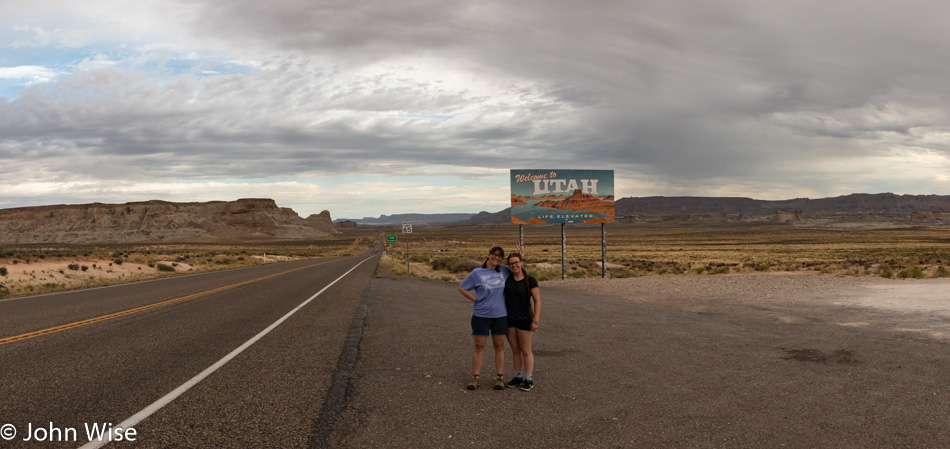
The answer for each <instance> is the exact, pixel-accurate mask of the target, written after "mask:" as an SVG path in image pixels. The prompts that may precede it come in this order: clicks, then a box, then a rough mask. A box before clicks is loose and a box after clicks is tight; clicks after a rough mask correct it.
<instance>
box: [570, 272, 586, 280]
mask: <svg viewBox="0 0 950 449" xmlns="http://www.w3.org/2000/svg"><path fill="white" fill-rule="evenodd" d="M567 277H569V278H572V279H581V278H586V277H587V270H575V271H571V272H570V273H567Z"/></svg>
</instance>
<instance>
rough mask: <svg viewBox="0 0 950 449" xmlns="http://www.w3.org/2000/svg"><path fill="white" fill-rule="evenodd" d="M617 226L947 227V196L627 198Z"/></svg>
mask: <svg viewBox="0 0 950 449" xmlns="http://www.w3.org/2000/svg"><path fill="white" fill-rule="evenodd" d="M614 205H615V218H616V221H617V222H620V223H663V222H669V223H740V222H752V223H754V222H766V223H767V222H771V223H790V224H796V225H800V226H817V227H824V226H827V227H835V226H836V224H842V223H845V224H848V226H849V227H854V226H859V227H860V226H874V227H888V226H893V227H906V226H938V227H945V226H950V196H943V195H895V194H893V193H877V194H868V193H855V194H851V195H844V196H838V197H833V198H819V199H808V198H795V199H790V200H756V199H752V198H742V197H693V196H681V197H664V196H651V197H627V198H620V199H618V200H617V201H616V202H615V203H614ZM510 222H511V208H506V209H503V210H501V211H498V212H479V213H478V214H475V215H472V216H471V217H469V218H468V219H466V220H460V221H456V222H452V223H451V224H455V225H477V224H502V223H510Z"/></svg>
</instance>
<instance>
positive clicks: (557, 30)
mask: <svg viewBox="0 0 950 449" xmlns="http://www.w3.org/2000/svg"><path fill="white" fill-rule="evenodd" d="M948 23H950V4H948V3H946V2H943V1H918V0H905V1H901V2H884V1H875V0H870V1H869V0H862V1H852V0H841V1H835V2H828V1H810V0H791V1H783V2H764V1H760V0H734V1H733V0H722V1H717V2H706V1H678V2H670V1H653V0H649V1H608V0H604V1H594V2H577V1H574V0H544V1H538V0H526V1H480V0H465V1H447V0H439V1H436V0H401V1H398V2H394V1H391V0H379V1H377V0H370V1H353V0H340V1H320V0H317V1H312V0H275V1H259V0H255V1H248V0H177V1H176V0H137V1H135V2H129V1H125V0H82V1H72V0H66V1H64V0H56V1H48V0H3V1H2V2H0V208H8V207H22V206H37V205H45V204H61V203H87V202H96V201H98V202H107V203H119V202H126V201H141V200H148V199H163V200H170V201H208V200H234V199H237V198H246V197H266V198H274V199H275V200H277V203H278V204H279V205H281V206H284V207H291V208H293V209H294V210H296V211H297V212H298V213H299V214H301V215H302V216H306V215H308V214H310V213H317V212H320V211H321V210H324V209H328V210H330V211H331V213H332V215H333V217H334V218H343V217H346V218H362V217H364V216H377V215H380V214H393V213H409V212H425V213H435V212H478V211H482V210H486V211H492V212H494V211H498V210H501V209H503V208H505V207H507V205H508V193H509V182H508V170H509V169H512V168H515V169H518V168H561V169H568V168H583V169H612V170H614V171H615V187H616V189H615V190H616V193H617V196H618V197H625V196H652V195H664V196H677V195H693V196H744V197H751V198H757V199H786V198H795V197H810V198H819V197H828V196H837V195H845V194H849V193H857V192H863V193H880V192H894V193H899V194H942V195H947V194H950V160H948V157H950V82H948V80H950V57H948V55H950V26H948V25H947V24H948Z"/></svg>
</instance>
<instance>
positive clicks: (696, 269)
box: [693, 267, 706, 274]
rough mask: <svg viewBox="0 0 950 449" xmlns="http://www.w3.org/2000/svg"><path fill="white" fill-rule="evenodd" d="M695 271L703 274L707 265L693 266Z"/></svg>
mask: <svg viewBox="0 0 950 449" xmlns="http://www.w3.org/2000/svg"><path fill="white" fill-rule="evenodd" d="M693 271H694V272H695V273H696V274H703V272H704V271H706V267H699V268H693Z"/></svg>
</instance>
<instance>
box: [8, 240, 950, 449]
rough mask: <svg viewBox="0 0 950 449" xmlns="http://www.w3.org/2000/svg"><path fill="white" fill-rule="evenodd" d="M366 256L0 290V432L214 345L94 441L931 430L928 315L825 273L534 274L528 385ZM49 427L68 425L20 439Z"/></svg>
mask: <svg viewBox="0 0 950 449" xmlns="http://www.w3.org/2000/svg"><path fill="white" fill-rule="evenodd" d="M377 261H378V255H369V254H368V255H364V256H360V257H352V258H345V259H327V260H310V261H297V262H292V263H285V264H279V265H271V266H266V267H256V268H251V269H243V270H231V271H228V272H221V273H209V274H206V275H198V276H187V277H181V278H173V279H166V280H161V281H152V282H146V283H139V284H131V285H127V286H117V287H110V288H104V289H96V290H89V291H85V292H72V293H64V294H58V295H46V296H42V297H32V298H23V299H17V300H15V301H5V302H0V376H2V383H0V425H4V424H8V425H10V426H12V427H7V426H4V427H2V428H0V447H79V446H81V443H84V442H85V441H82V440H83V439H84V437H85V430H84V426H85V425H87V424H90V423H111V425H113V426H114V425H117V424H118V423H120V422H122V421H123V420H126V419H128V418H130V417H131V416H133V415H134V414H136V413H139V412H141V411H143V410H146V409H147V408H148V407H149V406H150V405H152V404H154V403H155V402H156V401H159V400H160V399H161V398H163V397H166V396H167V395H168V394H169V393H170V392H173V391H175V389H176V388H180V387H181V386H183V385H187V384H188V382H189V381H190V380H192V379H195V377H196V376H200V375H201V373H202V372H204V371H206V370H208V369H209V367H214V366H215V365H216V364H219V365H220V366H219V367H218V368H216V369H215V370H214V371H213V372H211V373H210V374H208V375H207V376H206V377H202V378H201V379H200V380H199V381H197V382H196V383H194V385H191V386H189V388H187V389H186V390H185V391H184V392H182V393H181V395H180V396H177V397H175V398H174V399H172V400H170V401H168V402H167V403H166V404H162V405H161V406H160V407H158V408H157V409H155V410H152V411H151V412H150V414H149V415H148V416H147V417H145V418H144V419H141V420H140V421H139V422H138V423H137V424H136V425H135V426H134V428H135V430H136V436H135V437H136V440H135V441H133V442H129V441H121V442H113V443H111V444H110V445H109V446H107V447H150V448H151V447H155V448H159V447H235V448H237V447H242V448H244V447H281V448H292V447H297V448H304V447H317V448H322V447H333V448H371V447H372V448H375V447H394V448H409V447H412V448H442V447H450V448H451V447H509V446H528V447H584V448H586V447H657V448H681V447H688V448H707V447H708V448H720V447H722V448H732V447H735V448H740V447H741V448H748V447H792V448H796V447H800V448H806V447H807V448H814V447H835V448H849V447H855V448H858V447H860V448H866V447H934V448H940V447H950V431H948V424H950V388H948V384H950V382H948V381H950V355H948V354H950V351H948V349H950V347H948V345H950V344H948V340H947V339H945V338H936V337H932V336H927V334H924V333H920V332H913V329H912V328H913V327H914V323H915V322H919V323H924V321H926V320H930V322H929V324H930V325H932V324H933V322H932V321H933V320H934V319H935V318H934V317H928V316H924V315H913V314H907V313H904V314H899V316H898V314H897V313H896V312H888V311H882V310H875V309H869V308H861V307H857V306H854V305H853V303H848V302H846V301H845V302H837V301H835V295H836V294H837V293H836V291H837V290H834V289H827V288H823V285H830V284H823V282H824V281H820V280H819V281H815V282H814V283H809V284H808V285H811V286H813V287H808V288H809V289H810V290H807V289H806V290H802V291H796V294H802V295H809V296H814V297H820V298H819V300H814V298H812V299H813V300H810V301H801V302H795V301H792V302H789V301H779V300H771V301H759V300H756V298H753V297H735V298H732V297H731V295H730V293H729V292H730V291H731V290H729V289H728V288H727V287H728V286H729V285H733V284H741V283H743V282H757V281H756V280H755V278H751V277H749V278H747V277H736V278H728V279H727V280H726V281H723V282H721V283H720V284H721V285H719V287H722V288H725V290H720V291H719V293H717V295H718V296H717V297H716V298H715V300H713V301H710V300H709V297H708V295H707V292H703V291H688V290H683V289H675V290H671V289H658V290H656V291H644V292H638V295H637V296H638V297H637V298H636V300H631V299H630V298H629V297H628V295H621V294H616V295H611V294H604V293H602V292H601V293H598V294H591V292H590V289H589V288H585V287H584V286H583V285H584V284H575V283H570V282H547V283H543V284H542V301H543V308H542V320H541V327H540V330H539V331H538V332H537V333H536V334H535V335H534V350H535V356H536V369H535V380H536V384H535V387H534V389H533V390H532V391H529V392H523V391H519V390H516V389H505V390H503V391H496V390H493V389H491V388H490V378H491V373H493V371H494V370H493V367H492V366H491V363H492V360H493V359H492V357H491V348H488V349H486V352H487V353H486V357H485V365H484V367H483V370H482V373H483V377H485V378H486V379H485V380H486V382H485V383H488V384H489V385H485V386H483V387H482V388H480V389H478V390H476V391H469V390H467V389H465V385H466V384H467V382H468V381H469V378H470V372H469V371H470V358H471V353H472V338H471V336H470V327H469V318H470V316H471V303H469V302H468V301H466V300H465V299H464V298H463V297H462V296H461V295H459V294H458V291H457V290H456V284H455V283H451V282H438V281H427V280H420V279H410V278H405V277H392V276H389V275H386V274H382V273H378V272H377V271H376V262H377ZM828 279H829V282H832V281H833V278H828ZM717 282H718V281H717ZM662 284H663V283H662V281H658V284H657V285H662ZM587 285H590V284H587ZM651 285H652V284H651ZM751 291H755V289H754V288H753V289H751ZM318 292H322V293H320V295H316V294H317V293H318ZM182 298H185V299H182ZM308 298H312V299H311V300H310V301H311V302H309V303H306V305H304V306H302V307H301V305H302V304H304V303H305V301H307V300H308ZM842 304H845V305H842ZM847 304H852V305H847ZM151 305H159V306H157V307H154V308H149V307H150V306H151ZM139 309H141V310H140V311H137V312H135V313H132V314H127V315H117V316H115V317H112V318H108V319H105V320H102V321H96V322H92V323H89V324H85V325H82V326H78V327H74V328H67V329H63V330H58V331H56V332H51V333H48V334H43V335H35V336H30V337H29V338H25V339H22V340H16V341H8V342H6V343H3V341H4V340H3V339H4V338H8V337H11V336H15V335H28V334H29V333H30V332H33V331H36V330H43V329H53V328H57V326H61V325H63V324H69V323H76V322H80V321H82V320H90V319H93V320H94V319H96V318H97V317H103V316H112V315H115V314H116V313H117V312H122V311H124V310H139ZM294 310H296V312H293V314H292V315H289V314H290V313H291V312H292V311H294ZM282 319H283V320H284V321H281V320H282ZM915 320H917V321H915ZM275 323H279V325H277V326H276V327H274V326H273V325H274V324H275ZM848 323H851V324H848ZM854 323H862V324H861V325H853V324H854ZM888 323H891V324H895V323H896V324H895V325H887V324H888ZM268 329H271V330H269V331H268V333H266V335H263V336H260V335H261V334H262V332H264V331H267V330H268ZM256 336H259V337H256ZM255 338H258V339H257V340H254V339H255ZM250 341H253V344H251V345H250V346H247V343H248V342H250ZM242 345H244V346H246V349H244V350H243V352H240V353H239V354H237V355H235V356H233V357H232V358H230V359H227V357H228V356H229V354H232V353H233V352H234V351H235V350H236V349H240V348H242V347H243V346H242ZM224 359H227V361H226V363H223V364H220V361H222V360H224ZM507 362H508V363H510V355H509V356H508V357H507ZM506 373H507V376H510V375H511V366H510V364H509V365H508V366H507V367H506ZM49 426H54V427H56V428H58V429H68V428H75V429H77V431H78V432H77V433H78V435H77V437H78V440H79V441H75V440H74V441H42V442H36V441H23V438H25V436H26V433H27V432H28V430H29V429H31V428H33V429H34V431H35V428H36V427H49ZM11 428H12V429H13V430H15V431H17V433H18V437H17V438H13V439H10V440H5V439H2V438H3V437H4V436H8V433H7V432H8V431H9V430H11ZM37 435H39V436H43V432H42V431H41V432H40V433H39V434H37ZM50 435H51V432H46V437H45V438H46V439H50Z"/></svg>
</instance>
